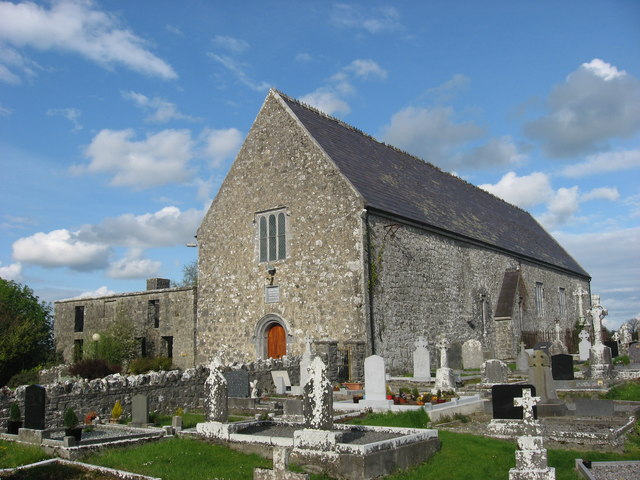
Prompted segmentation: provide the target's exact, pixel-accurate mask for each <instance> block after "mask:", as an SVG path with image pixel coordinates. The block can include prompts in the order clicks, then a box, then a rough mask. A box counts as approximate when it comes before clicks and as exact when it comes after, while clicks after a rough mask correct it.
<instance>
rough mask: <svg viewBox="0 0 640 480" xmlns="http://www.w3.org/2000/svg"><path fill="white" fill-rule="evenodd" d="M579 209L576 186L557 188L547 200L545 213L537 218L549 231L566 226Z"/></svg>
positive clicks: (578, 194) (578, 196) (578, 192)
mask: <svg viewBox="0 0 640 480" xmlns="http://www.w3.org/2000/svg"><path fill="white" fill-rule="evenodd" d="M579 209H580V191H579V189H578V187H577V186H573V187H571V188H564V187H562V188H559V189H558V190H557V191H556V192H555V193H554V194H553V195H552V196H551V198H550V199H549V202H548V203H547V211H546V212H544V213H543V214H542V215H540V216H539V220H540V223H542V224H543V225H544V226H545V227H546V228H547V229H549V230H551V229H554V228H557V227H559V226H561V225H564V224H566V223H567V222H568V221H569V220H571V219H573V216H574V215H575V214H576V212H577V211H578V210H579Z"/></svg>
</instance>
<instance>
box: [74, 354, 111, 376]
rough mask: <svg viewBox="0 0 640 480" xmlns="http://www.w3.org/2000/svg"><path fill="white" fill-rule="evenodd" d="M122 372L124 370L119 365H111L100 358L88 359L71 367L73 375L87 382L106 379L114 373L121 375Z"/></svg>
mask: <svg viewBox="0 0 640 480" xmlns="http://www.w3.org/2000/svg"><path fill="white" fill-rule="evenodd" d="M121 370H122V368H121V367H120V366H119V365H109V364H107V362H106V361H105V360H102V359H99V358H86V359H84V360H80V361H79V362H76V363H74V364H73V365H71V367H69V373H71V375H78V376H80V377H82V378H86V379H87V380H93V379H95V378H102V377H106V376H107V375H111V374H112V373H120V371H121Z"/></svg>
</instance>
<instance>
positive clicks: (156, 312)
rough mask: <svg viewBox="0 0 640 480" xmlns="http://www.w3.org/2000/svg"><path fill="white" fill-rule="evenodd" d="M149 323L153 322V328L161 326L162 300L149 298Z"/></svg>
mask: <svg viewBox="0 0 640 480" xmlns="http://www.w3.org/2000/svg"><path fill="white" fill-rule="evenodd" d="M148 314H149V323H153V328H159V327H160V300H149V309H148Z"/></svg>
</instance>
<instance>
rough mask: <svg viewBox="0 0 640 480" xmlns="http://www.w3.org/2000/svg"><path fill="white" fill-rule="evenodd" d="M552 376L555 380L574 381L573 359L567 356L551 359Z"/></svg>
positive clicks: (556, 356)
mask: <svg viewBox="0 0 640 480" xmlns="http://www.w3.org/2000/svg"><path fill="white" fill-rule="evenodd" d="M551 375H552V376H553V379H554V380H573V379H574V376H573V357H572V356H571V355H567V354H563V353H562V354H560V355H553V356H552V357H551Z"/></svg>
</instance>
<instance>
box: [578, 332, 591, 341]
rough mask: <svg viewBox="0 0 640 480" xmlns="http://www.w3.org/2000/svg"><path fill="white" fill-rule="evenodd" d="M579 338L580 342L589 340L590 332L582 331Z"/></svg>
mask: <svg viewBox="0 0 640 480" xmlns="http://www.w3.org/2000/svg"><path fill="white" fill-rule="evenodd" d="M578 337H579V338H580V340H589V332H587V331H586V330H580V333H579V334H578Z"/></svg>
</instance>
